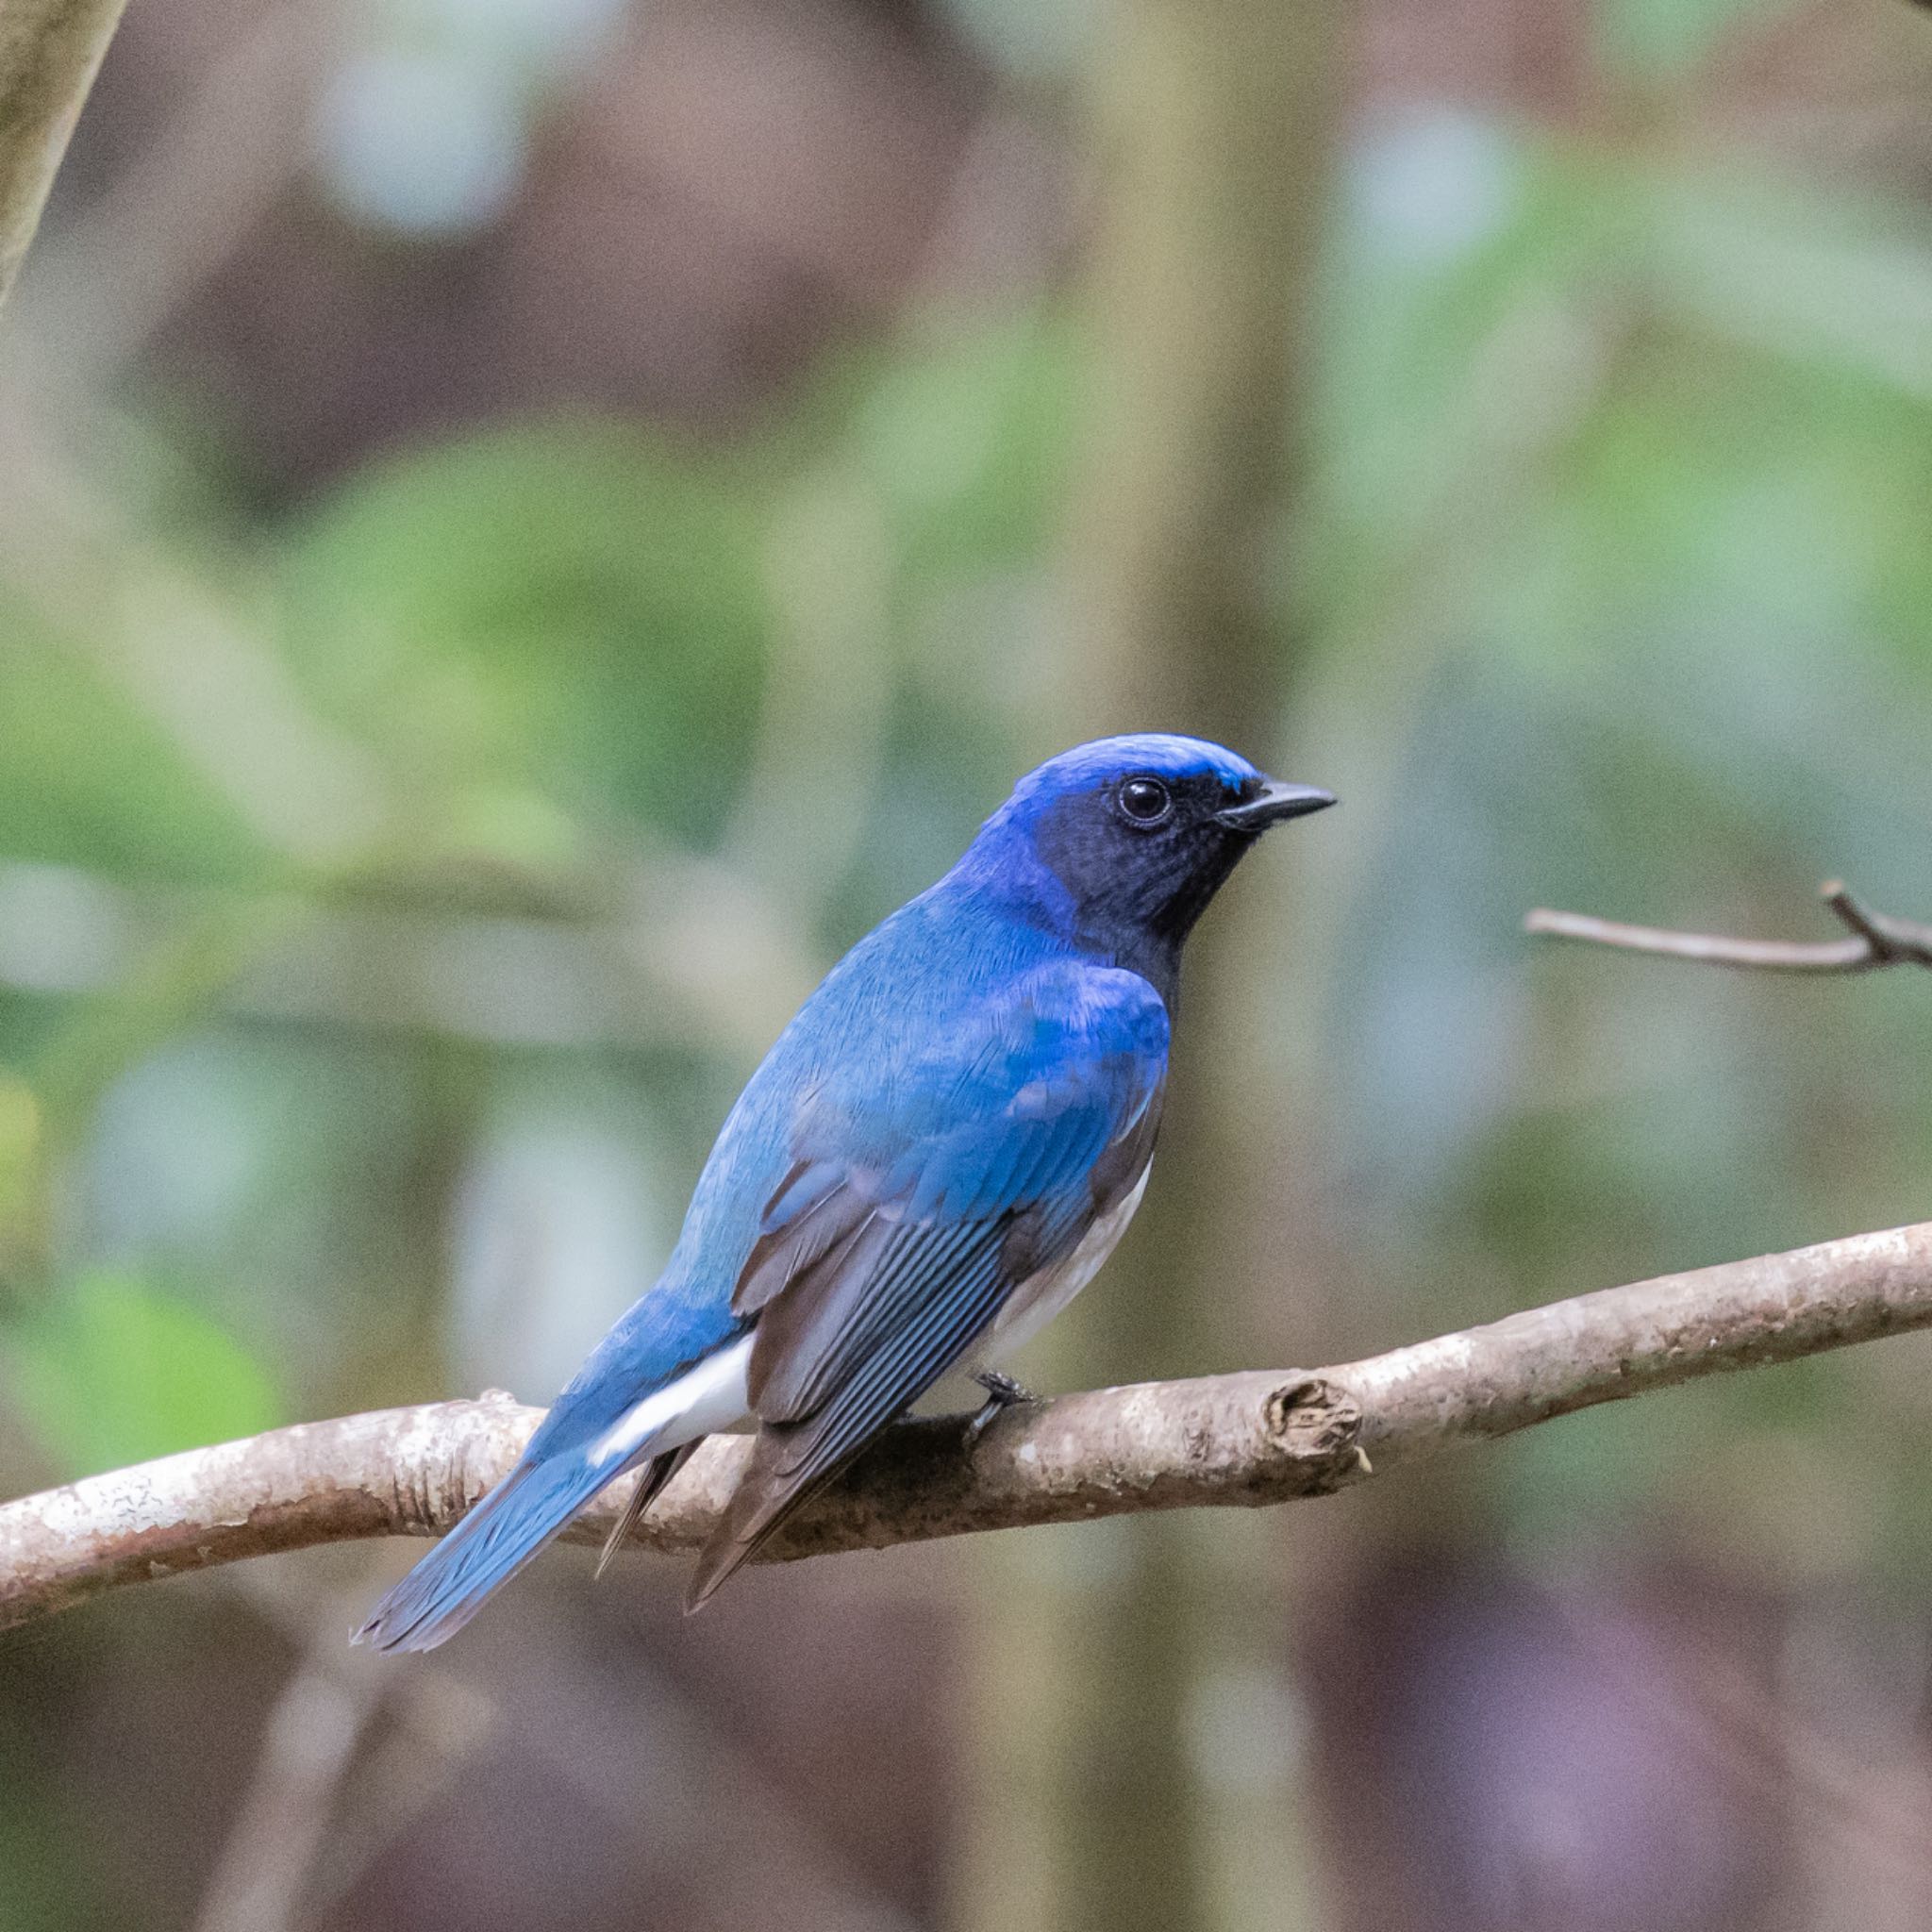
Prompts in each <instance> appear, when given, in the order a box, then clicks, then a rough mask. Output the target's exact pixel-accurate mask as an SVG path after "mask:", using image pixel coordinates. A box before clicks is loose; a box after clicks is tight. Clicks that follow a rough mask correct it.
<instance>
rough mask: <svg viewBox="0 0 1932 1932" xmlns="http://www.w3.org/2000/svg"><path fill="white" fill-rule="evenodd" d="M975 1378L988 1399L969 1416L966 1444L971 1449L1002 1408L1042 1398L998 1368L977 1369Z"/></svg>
mask: <svg viewBox="0 0 1932 1932" xmlns="http://www.w3.org/2000/svg"><path fill="white" fill-rule="evenodd" d="M973 1379H974V1381H975V1382H977V1383H978V1384H979V1386H980V1387H981V1388H982V1389H984V1390H985V1391H986V1400H985V1401H984V1402H982V1403H981V1404H980V1405H979V1407H977V1408H976V1409H975V1410H974V1412H973V1414H972V1415H971V1416H969V1417H968V1418H967V1422H966V1446H967V1447H968V1448H969V1449H970V1448H972V1447H973V1445H974V1443H975V1442H977V1441H979V1439H980V1437H981V1436H983V1435H984V1434H985V1433H986V1425H987V1424H989V1423H990V1422H991V1421H992V1419H993V1417H994V1416H996V1415H998V1414H999V1413H1000V1412H1001V1410H1003V1409H1008V1408H1016V1407H1019V1406H1020V1405H1021V1404H1022V1403H1026V1402H1038V1401H1039V1400H1040V1398H1039V1396H1037V1395H1036V1394H1034V1392H1033V1391H1032V1390H1030V1389H1028V1388H1027V1387H1026V1386H1025V1385H1024V1383H1020V1382H1016V1381H1014V1380H1013V1378H1012V1376H1010V1375H1003V1374H1000V1372H999V1371H998V1370H997V1369H976V1370H974V1375H973Z"/></svg>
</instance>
